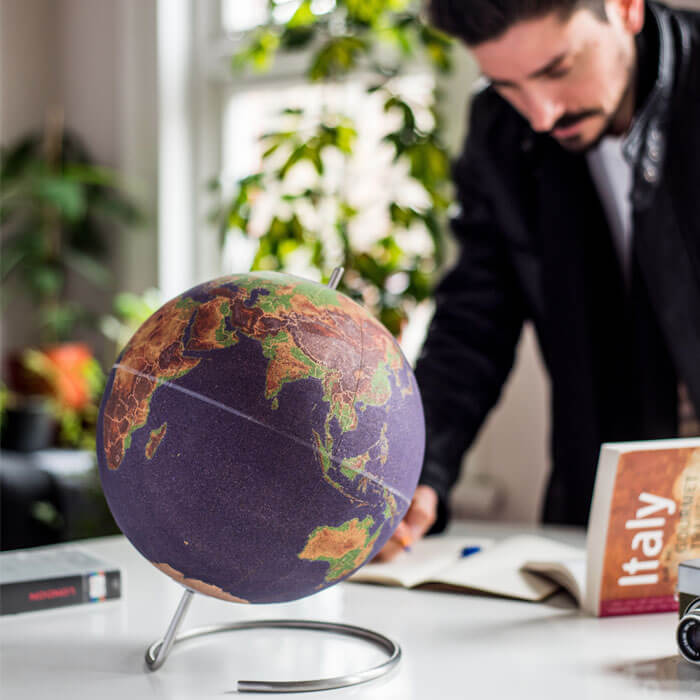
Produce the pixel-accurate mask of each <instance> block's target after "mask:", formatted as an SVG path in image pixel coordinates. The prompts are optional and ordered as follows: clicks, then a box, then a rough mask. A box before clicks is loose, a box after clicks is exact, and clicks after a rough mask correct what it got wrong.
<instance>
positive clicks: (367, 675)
mask: <svg viewBox="0 0 700 700" xmlns="http://www.w3.org/2000/svg"><path fill="white" fill-rule="evenodd" d="M343 272H344V269H343V268H342V267H336V268H335V269H334V270H333V272H332V273H331V276H330V279H329V281H328V287H330V288H331V289H335V288H336V287H337V286H338V284H339V282H340V279H341V277H342V276H343ZM194 593H195V592H194V591H193V590H192V589H191V588H185V592H184V594H183V595H182V598H181V599H180V603H179V604H178V606H177V609H176V610H175V614H174V615H173V619H172V620H171V621H170V625H168V629H167V630H166V632H165V636H164V637H163V639H161V640H159V641H157V642H154V643H153V644H151V646H150V647H148V649H147V650H146V665H147V666H148V668H149V669H150V670H151V671H156V670H158V669H159V668H160V667H161V666H162V665H163V664H164V663H165V660H166V659H167V658H168V655H169V654H170V651H171V649H172V648H173V646H174V645H175V644H180V643H181V642H186V641H187V640H189V639H195V638H197V637H204V636H206V635H209V634H217V633H219V632H235V631H238V630H250V629H294V630H314V631H317V632H330V633H332V634H338V635H342V636H344V637H351V638H353V639H362V640H364V641H366V642H370V643H371V644H374V645H375V646H378V647H379V648H380V649H382V650H384V651H385V652H386V653H387V654H388V656H389V658H388V659H387V660H386V661H384V663H381V664H379V665H378V666H373V667H372V668H368V669H366V670H364V671H358V672H356V673H352V674H347V675H345V676H334V677H333V678H318V679H313V680H306V681H248V680H246V681H238V685H237V690H238V692H239V693H302V692H308V691H312V690H335V689H336V688H345V687H347V686H349V685H358V684H360V683H366V682H367V681H371V680H374V679H375V678H379V677H381V676H383V675H385V674H387V673H389V672H390V671H391V670H392V669H393V668H394V667H395V666H396V665H397V664H398V663H399V661H400V659H401V647H400V646H399V645H398V644H397V643H396V642H394V641H392V640H391V639H389V638H388V637H385V636H384V635H382V634H378V633H377V632H373V631H372V630H368V629H366V628H364V627H356V626H355V625H344V624H341V623H338V622H316V621H313V620H255V621H252V622H233V623H229V624H222V625H208V626H207V627H196V628H194V629H191V630H189V631H187V632H184V633H183V634H181V635H180V636H177V631H178V629H179V627H180V624H181V623H182V620H183V619H184V617H185V614H186V613H187V610H188V608H189V607H190V603H191V602H192V597H193V596H194Z"/></svg>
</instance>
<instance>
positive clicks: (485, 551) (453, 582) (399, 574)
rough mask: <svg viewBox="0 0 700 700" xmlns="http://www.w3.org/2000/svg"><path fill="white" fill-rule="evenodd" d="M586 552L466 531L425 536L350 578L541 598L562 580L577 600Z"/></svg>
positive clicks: (529, 539) (519, 537) (542, 540)
mask: <svg viewBox="0 0 700 700" xmlns="http://www.w3.org/2000/svg"><path fill="white" fill-rule="evenodd" d="M476 549H478V551H476V552H474V550H476ZM463 553H465V554H466V556H463ZM585 557H586V553H585V550H584V549H583V548H581V549H579V548H577V547H571V546H569V545H565V544H561V543H559V542H556V541H554V540H551V539H548V538H545V537H539V536H535V535H516V536H514V537H508V538H506V539H505V540H501V541H500V542H496V543H494V542H493V541H492V540H487V539H476V538H469V537H455V536H445V537H442V536H440V537H427V538H425V539H423V540H419V541H418V542H416V543H415V544H414V545H413V546H412V547H411V550H410V551H406V552H401V553H400V554H399V555H398V556H397V557H396V559H394V560H393V561H391V562H386V563H381V564H380V563H374V564H372V563H370V564H367V565H366V566H364V567H363V568H362V569H360V570H359V571H358V572H356V573H355V574H354V575H353V576H351V577H350V581H362V582H367V583H380V584H385V585H389V586H403V587H404V588H416V587H419V586H425V587H430V588H442V589H448V590H462V591H464V592H479V593H489V594H491V595H498V596H505V597H508V598H518V599H520V600H530V601H540V600H544V599H545V598H547V597H548V596H550V595H551V594H552V593H554V592H555V591H556V590H558V589H559V587H560V586H564V588H566V589H567V590H568V591H569V592H570V593H571V594H572V595H573V597H574V598H575V599H576V601H577V602H578V603H579V604H580V603H581V598H582V591H583V587H584V583H585V578H586V574H585Z"/></svg>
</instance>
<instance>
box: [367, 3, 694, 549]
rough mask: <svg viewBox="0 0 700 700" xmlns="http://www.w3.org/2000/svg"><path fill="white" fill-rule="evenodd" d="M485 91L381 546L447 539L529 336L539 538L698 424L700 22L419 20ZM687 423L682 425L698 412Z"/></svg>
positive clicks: (496, 11)
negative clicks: (609, 459)
mask: <svg viewBox="0 0 700 700" xmlns="http://www.w3.org/2000/svg"><path fill="white" fill-rule="evenodd" d="M428 12H429V17H430V18H431V21H432V22H433V24H435V25H436V26H437V27H439V28H441V29H443V30H444V31H447V32H449V33H452V34H454V35H456V36H457V37H459V38H460V39H462V40H463V41H464V42H466V44H467V46H468V47H469V48H470V49H471V51H472V53H473V55H474V57H475V58H476V61H477V62H478V64H479V67H480V68H481V71H482V73H483V75H484V76H485V78H487V80H488V81H489V82H490V85H489V86H488V88H486V89H485V90H483V91H482V92H481V93H480V94H479V95H477V96H476V98H475V99H474V100H473V103H472V111H471V118H470V125H469V133H468V136H467V141H466V144H465V147H464V150H463V153H462V155H461V156H460V158H459V159H458V160H457V162H456V164H455V167H454V173H453V174H454V179H455V184H456V187H457V196H458V201H459V204H460V209H461V211H460V213H459V214H458V216H457V217H456V218H455V219H454V220H453V222H452V224H453V230H454V232H455V235H456V237H457V239H458V242H459V243H460V248H461V254H460V257H459V260H458V262H457V264H456V265H455V267H454V268H453V269H452V271H451V272H450V273H449V274H448V275H447V276H446V277H445V279H444V280H443V281H442V283H441V284H440V286H439V288H438V290H437V293H436V312H435V316H434V319H433V321H432V323H431V326H430V329H429V332H428V337H427V340H426V343H425V346H424V348H423V352H422V354H421V357H420V359H419V361H418V365H417V368H416V375H417V378H418V382H419V385H420V388H421V394H422V397H423V401H424V406H425V412H426V427H427V446H426V458H425V463H424V467H423V472H422V475H421V480H420V485H419V487H418V489H417V490H416V494H415V497H414V500H413V503H412V505H411V507H410V509H409V511H408V513H407V515H406V517H405V519H404V521H403V522H402V523H401V524H400V526H399V528H398V529H397V531H396V533H395V535H394V537H392V539H391V540H390V541H389V542H388V543H387V545H386V546H385V548H384V549H383V550H382V552H381V553H380V558H391V557H392V556H394V555H395V554H396V553H397V552H398V551H399V550H400V548H401V547H402V546H405V545H406V544H407V543H409V542H411V541H413V540H415V539H416V538H418V537H420V536H422V535H423V534H424V533H425V532H426V531H427V530H428V529H429V528H431V527H432V528H433V530H436V531H437V530H440V529H441V528H443V527H444V525H445V523H446V520H447V515H448V514H447V508H446V503H447V498H448V494H449V490H450V488H451V487H452V485H453V484H454V482H455V481H456V479H457V476H458V473H459V465H460V461H461V458H462V455H463V453H464V452H465V450H466V449H467V447H468V446H469V444H470V443H471V442H472V440H473V438H474V436H475V434H476V433H477V431H478V429H479V427H480V426H481V424H482V422H483V420H484V418H485V416H486V414H487V413H488V411H489V410H490V409H491V408H492V406H493V405H494V404H495V403H496V401H497V399H498V395H499V393H500V390H501V388H502V386H503V383H504V381H505V379H506V377H507V375H508V372H509V371H510V368H511V366H512V362H513V355H514V348H515V346H516V342H517V340H518V337H519V335H520V331H521V328H522V324H523V322H524V321H525V320H530V321H532V323H533V325H534V327H535V329H536V332H537V335H538V341H539V345H540V350H541V353H542V357H543V359H544V362H545V364H546V366H547V369H548V372H549V375H550V379H551V387H552V397H551V410H552V435H551V441H552V442H551V447H552V462H553V467H552V473H551V477H550V481H549V485H548V489H547V494H546V500H545V506H544V513H543V520H544V521H545V522H553V523H570V524H581V525H583V524H585V523H586V521H587V518H588V511H589V508H590V500H591V495H592V490H593V483H594V478H595V466H596V462H597V457H598V452H599V449H600V444H601V442H604V441H610V440H635V439H651V438H664V437H673V436H677V435H678V434H679V410H678V406H679V387H680V389H681V393H682V395H683V396H685V397H686V398H688V399H689V401H690V403H691V404H692V405H694V407H695V409H698V408H699V407H700V15H699V14H697V13H693V12H689V11H685V12H681V11H678V10H671V9H669V8H667V7H665V6H663V5H657V4H653V3H647V4H646V5H645V4H644V0H432V2H431V3H430V5H429V8H428ZM696 412H697V410H696Z"/></svg>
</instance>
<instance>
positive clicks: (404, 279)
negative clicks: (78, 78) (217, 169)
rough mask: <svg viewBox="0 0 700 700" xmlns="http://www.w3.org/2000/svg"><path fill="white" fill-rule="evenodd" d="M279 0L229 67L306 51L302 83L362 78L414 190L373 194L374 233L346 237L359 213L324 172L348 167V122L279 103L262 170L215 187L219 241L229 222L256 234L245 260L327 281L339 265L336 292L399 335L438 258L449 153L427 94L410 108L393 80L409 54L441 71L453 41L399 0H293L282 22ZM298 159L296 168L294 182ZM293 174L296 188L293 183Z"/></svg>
mask: <svg viewBox="0 0 700 700" xmlns="http://www.w3.org/2000/svg"><path fill="white" fill-rule="evenodd" d="M279 4H281V3H277V2H274V0H270V3H269V12H270V21H269V23H268V24H267V25H266V26H263V27H261V28H260V29H259V30H258V31H257V32H256V33H255V34H254V36H253V38H252V40H251V41H250V42H249V44H247V46H246V47H245V48H244V49H243V50H242V51H241V52H240V53H238V54H237V55H236V56H235V58H234V61H233V63H234V69H235V70H237V71H240V70H242V69H243V68H245V67H252V68H253V69H256V70H266V69H268V68H269V66H270V65H271V64H272V62H273V60H274V59H275V57H276V56H277V55H278V54H279V53H281V52H288V51H296V50H299V49H306V50H309V52H310V61H309V65H308V69H307V72H306V77H307V78H308V80H309V81H311V82H323V83H324V84H328V83H331V84H332V83H338V82H340V81H342V80H344V79H346V78H347V77H348V76H349V75H350V74H353V73H354V74H355V76H356V77H357V76H361V77H357V79H358V80H362V81H363V82H364V84H365V98H366V99H367V100H376V99H378V98H381V100H382V107H383V110H384V112H387V113H391V114H392V115H394V121H395V126H394V127H393V128H391V129H390V130H389V131H388V132H387V133H386V134H384V136H383V143H385V144H388V145H390V146H391V147H392V149H393V164H394V166H396V167H400V168H403V169H404V171H405V176H406V179H407V180H408V181H410V182H412V183H413V185H414V186H418V190H419V193H420V194H419V196H417V197H413V199H412V200H410V201H406V200H405V199H402V198H394V199H389V200H386V198H385V199H384V201H381V202H378V204H379V206H380V207H381V208H382V209H383V210H384V211H383V212H381V213H379V214H378V217H377V218H378V219H380V220H382V221H383V222H386V223H385V225H376V231H374V232H373V235H372V236H366V235H365V236H362V237H358V236H357V235H354V234H353V228H355V229H356V228H357V224H358V221H360V218H359V217H361V215H362V214H363V212H362V211H361V209H360V207H359V206H358V204H357V203H356V202H355V201H354V200H353V194H352V186H353V183H352V182H348V181H347V179H345V180H344V179H343V178H337V177H329V171H333V173H337V172H338V171H340V172H343V171H345V172H348V171H349V169H350V168H351V164H352V159H353V157H354V151H355V146H356V142H357V138H358V132H357V128H356V125H355V123H354V122H353V120H352V119H351V118H350V117H349V116H348V115H347V114H343V113H342V112H341V111H339V110H337V109H333V107H332V106H331V105H328V104H327V105H326V106H325V107H324V109H323V110H322V111H321V113H320V114H317V115H313V114H309V112H308V110H304V109H302V108H300V106H299V105H289V106H288V108H287V109H285V110H284V112H283V114H282V119H281V121H282V126H281V128H279V129H276V130H275V131H273V132H271V133H267V134H264V135H263V136H262V141H263V146H264V152H263V155H262V164H261V167H260V169H259V170H258V171H257V172H254V173H251V174H249V175H248V176H246V177H243V178H242V179H240V180H239V181H238V182H237V183H236V187H235V191H234V193H233V195H232V196H231V197H230V199H227V198H226V197H223V196H222V199H223V201H222V203H221V204H220V206H219V207H218V208H217V210H216V211H215V213H214V217H215V219H216V220H217V221H218V224H219V228H220V231H221V235H222V236H223V237H224V238H225V237H226V236H227V235H229V234H230V232H232V231H233V232H238V233H239V235H243V236H247V237H250V238H254V239H256V240H257V244H258V247H257V253H256V255H255V259H254V261H253V269H268V270H287V269H290V268H292V269H293V267H294V264H295V263H297V264H298V261H299V260H300V258H303V259H304V260H305V264H306V266H307V268H312V269H314V270H316V271H318V274H319V277H321V278H322V279H324V280H327V279H328V276H329V274H330V272H331V270H332V269H333V268H334V267H335V266H337V265H342V266H344V267H345V269H346V273H345V276H344V277H343V280H342V282H341V286H340V289H341V290H342V291H344V292H345V293H347V294H349V295H350V296H351V297H354V298H356V299H359V300H361V301H362V302H363V303H364V304H365V305H366V306H368V307H369V308H370V309H371V310H372V311H373V312H374V313H375V314H376V315H377V316H378V318H379V319H380V320H381V321H382V322H383V323H384V324H385V325H386V326H387V328H388V329H389V330H390V331H391V332H392V333H394V334H398V333H399V332H400V330H401V328H402V326H403V323H404V321H405V319H406V317H407V314H408V313H409V311H410V309H411V308H412V307H413V306H414V305H415V304H417V303H419V302H421V301H423V300H424V299H426V298H427V297H428V296H429V294H430V291H431V287H432V282H433V279H434V276H435V272H436V270H437V268H438V267H439V265H440V264H441V262H442V260H443V253H444V240H443V234H442V230H443V226H442V219H443V217H444V213H445V210H446V208H447V205H448V202H449V192H448V188H449V159H448V155H447V152H446V150H445V148H444V146H443V144H442V121H441V118H440V115H439V113H438V111H437V109H436V107H435V104H436V98H435V94H434V93H433V97H432V101H430V102H429V104H427V105H423V106H420V105H416V104H415V103H414V102H413V101H412V100H410V99H408V98H407V97H405V96H404V95H403V94H402V91H401V89H400V87H401V80H400V79H401V76H402V74H404V73H405V72H406V67H407V66H409V65H414V64H415V62H416V61H417V60H418V59H422V60H423V61H426V60H427V61H428V62H430V63H432V65H433V66H435V67H436V68H437V69H438V70H440V71H448V70H450V47H451V44H450V42H449V40H448V39H447V38H446V37H445V36H444V35H442V34H440V33H439V32H436V31H435V30H433V29H431V28H430V27H428V26H427V25H426V24H424V23H423V22H422V20H421V18H420V16H419V14H418V11H417V10H416V8H415V5H414V3H411V2H408V1H406V0H372V1H371V2H368V1H366V0H362V1H361V0H335V2H333V3H330V6H331V7H330V11H329V3H317V2H312V1H311V0H301V2H299V3H298V6H297V9H296V11H295V12H294V14H293V15H292V17H291V18H290V19H288V20H287V21H286V22H282V23H276V22H275V21H274V16H275V11H276V9H277V6H278V5H279ZM321 5H323V10H318V9H317V8H318V7H319V6H321ZM300 167H301V168H305V169H306V172H305V176H304V177H302V178H299V177H297V178H296V180H295V178H294V176H293V175H292V174H293V173H295V174H296V175H297V176H298V171H299V168H300ZM300 180H301V181H303V182H304V184H303V185H301V186H300V185H298V184H295V183H298V182H299V181H300ZM223 184H224V183H220V182H218V181H214V182H213V183H212V190H213V191H214V192H218V193H219V194H221V193H222V192H224V191H225V187H223V186H222V185H223ZM266 198H267V199H268V201H267V202H266V204H267V206H268V207H269V204H270V203H269V198H273V199H275V200H276V202H275V203H274V214H273V215H272V216H271V217H270V218H269V221H268V222H266V225H265V226H264V227H263V228H262V229H259V228H257V229H256V226H255V223H254V222H255V217H256V210H257V208H258V207H259V206H260V204H261V202H264V201H265V199H266ZM375 204H377V203H375ZM365 205H366V203H365ZM374 209H375V210H376V209H377V206H375V207H374ZM310 211H313V212H316V213H317V214H319V213H321V214H320V216H318V215H317V216H315V217H314V216H310V215H309V212H310ZM421 237H422V239H421V240H422V242H421V244H420V245H418V246H416V245H415V240H416V238H421ZM359 238H361V239H362V240H359ZM426 241H427V242H426Z"/></svg>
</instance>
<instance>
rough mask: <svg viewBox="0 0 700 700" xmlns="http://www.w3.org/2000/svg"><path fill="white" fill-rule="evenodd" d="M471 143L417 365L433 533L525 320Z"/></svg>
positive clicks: (457, 172)
mask: <svg viewBox="0 0 700 700" xmlns="http://www.w3.org/2000/svg"><path fill="white" fill-rule="evenodd" d="M486 170H490V168H488V167H487V168H482V167H481V166H480V165H479V158H477V157H475V155H474V154H473V150H472V149H471V148H470V143H469V141H468V142H467V146H466V148H465V151H464V153H463V154H462V156H461V157H460V159H459V160H458V161H457V162H456V164H455V166H454V168H453V179H454V182H455V185H456V188H457V199H458V203H459V205H460V211H459V213H458V214H457V216H456V217H454V218H453V219H452V221H451V225H452V230H453V232H454V234H455V237H456V239H457V242H458V244H459V246H460V254H459V257H458V260H457V263H456V264H455V266H454V267H453V268H452V270H451V271H450V272H449V273H448V274H447V275H446V276H445V277H444V279H443V280H442V282H441V283H440V284H439V286H438V288H437V290H436V293H435V304H436V308H435V314H434V317H433V319H432V322H431V324H430V327H429V329H428V334H427V338H426V341H425V343H424V346H423V349H422V352H421V355H420V357H419V359H418V362H417V365H416V378H417V380H418V385H419V387H420V391H421V396H422V399H423V406H424V410H425V420H426V438H427V441H426V454H425V461H424V464H423V470H422V474H421V477H420V482H419V483H422V484H427V485H429V486H431V487H433V488H434V489H435V491H436V492H437V494H438V497H439V512H438V520H437V522H436V523H435V525H434V526H433V529H432V532H439V531H441V530H442V529H444V527H445V525H446V524H447V520H448V517H449V514H448V509H447V503H448V494H449V491H450V489H451V488H452V486H453V485H454V483H455V481H456V480H457V478H458V476H459V468H460V464H461V461H462V456H463V454H464V452H465V451H466V450H467V448H468V447H469V445H470V444H471V443H472V441H473V439H474V437H475V435H476V433H477V432H478V430H479V428H480V426H481V424H482V422H483V421H484V418H485V417H486V414H487V413H488V411H489V410H490V409H491V408H492V407H493V406H494V404H495V403H496V401H497V399H498V397H499V394H500V391H501V388H502V386H503V384H504V382H505V379H506V377H507V375H508V373H509V371H510V369H511V367H512V365H513V357H514V352H515V346H516V343H517V340H518V337H519V335H520V331H521V329H522V324H523V319H524V315H525V311H524V304H523V301H522V294H521V292H520V290H519V286H518V283H517V279H516V276H515V272H514V269H513V267H512V265H511V262H510V259H509V256H508V254H507V251H506V248H505V244H504V239H503V236H502V235H501V233H500V231H499V230H498V229H497V222H496V218H495V217H494V211H495V208H496V207H507V206H508V202H495V201H491V200H490V199H489V196H488V194H487V193H486V192H485V191H484V188H485V185H484V179H483V178H484V174H485V171H486Z"/></svg>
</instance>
